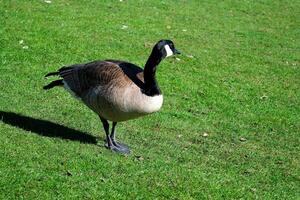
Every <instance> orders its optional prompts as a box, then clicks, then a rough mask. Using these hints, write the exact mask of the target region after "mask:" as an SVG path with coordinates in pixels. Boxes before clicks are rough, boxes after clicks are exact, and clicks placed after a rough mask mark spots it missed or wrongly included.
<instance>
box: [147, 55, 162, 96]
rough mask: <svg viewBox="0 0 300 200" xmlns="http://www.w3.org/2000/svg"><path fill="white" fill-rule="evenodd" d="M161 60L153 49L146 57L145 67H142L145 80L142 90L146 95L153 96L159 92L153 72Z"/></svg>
mask: <svg viewBox="0 0 300 200" xmlns="http://www.w3.org/2000/svg"><path fill="white" fill-rule="evenodd" d="M160 61H161V56H159V54H158V53H156V52H155V51H152V53H151V55H150V57H149V58H148V60H147V62H146V65H145V69H144V80H145V88H144V92H145V94H146V95H148V96H155V95H159V94H161V91H160V89H159V87H158V83H157V81H156V77H155V73H156V68H157V66H158V65H159V63H160Z"/></svg>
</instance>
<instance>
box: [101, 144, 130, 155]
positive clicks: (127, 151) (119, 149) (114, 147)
mask: <svg viewBox="0 0 300 200" xmlns="http://www.w3.org/2000/svg"><path fill="white" fill-rule="evenodd" d="M105 147H106V148H108V149H110V150H112V151H114V152H117V153H121V154H130V149H129V148H128V147H127V146H126V145H124V144H123V145H120V143H118V146H117V145H114V144H113V145H111V146H108V144H107V143H106V144H105Z"/></svg>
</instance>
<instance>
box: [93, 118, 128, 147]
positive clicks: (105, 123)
mask: <svg viewBox="0 0 300 200" xmlns="http://www.w3.org/2000/svg"><path fill="white" fill-rule="evenodd" d="M99 117H100V116H99ZM100 120H101V122H102V125H103V128H104V131H105V134H106V142H107V143H106V144H105V146H106V148H108V149H110V150H112V151H115V152H117V153H128V152H127V151H126V150H124V149H122V148H120V147H118V146H116V145H115V144H114V142H113V141H112V139H111V137H110V135H109V124H108V121H107V120H106V119H104V118H102V117H100Z"/></svg>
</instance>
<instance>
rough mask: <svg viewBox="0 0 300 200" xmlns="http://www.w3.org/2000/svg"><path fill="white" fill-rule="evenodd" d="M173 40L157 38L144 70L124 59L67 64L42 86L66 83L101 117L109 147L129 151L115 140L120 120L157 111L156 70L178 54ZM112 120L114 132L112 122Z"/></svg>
mask: <svg viewBox="0 0 300 200" xmlns="http://www.w3.org/2000/svg"><path fill="white" fill-rule="evenodd" d="M179 53H180V52H179V51H178V50H177V49H175V46H174V43H173V42H172V41H171V40H160V41H158V42H157V43H156V44H155V45H154V47H153V49H152V52H151V54H150V56H149V58H148V60H147V62H146V63H145V67H144V69H142V68H140V67H138V66H136V65H134V64H132V63H129V62H125V61H118V60H104V61H94V62H90V63H86V64H75V65H71V66H65V67H62V68H60V69H59V70H58V71H55V72H50V73H48V74H47V75H46V76H45V77H49V76H59V77H60V79H58V80H54V81H52V82H50V83H49V84H48V85H45V86H44V87H43V88H44V89H45V90H49V89H51V88H53V87H56V86H64V87H65V89H67V90H68V91H69V92H70V93H71V94H73V95H74V96H75V97H77V98H79V99H80V100H81V101H82V102H83V103H84V104H85V105H87V106H88V107H89V108H90V109H92V110H93V111H94V112H95V113H97V115H98V116H99V118H100V120H101V122H102V125H103V128H104V131H105V134H106V142H107V148H109V149H111V150H113V151H116V152H119V153H129V152H130V150H129V148H128V146H127V145H124V144H122V143H120V142H117V141H116V138H115V135H116V131H115V130H116V129H115V127H116V125H117V122H120V121H126V120H129V119H134V118H137V117H141V116H144V115H147V114H150V113H153V112H156V111H158V110H159V109H160V108H161V106H162V104H163V96H162V93H161V91H160V88H159V86H158V83H157V80H156V76H155V74H156V69H157V66H158V65H159V63H160V62H161V61H162V60H163V59H164V58H166V57H169V56H172V55H175V54H179ZM108 121H112V129H111V133H109V123H108Z"/></svg>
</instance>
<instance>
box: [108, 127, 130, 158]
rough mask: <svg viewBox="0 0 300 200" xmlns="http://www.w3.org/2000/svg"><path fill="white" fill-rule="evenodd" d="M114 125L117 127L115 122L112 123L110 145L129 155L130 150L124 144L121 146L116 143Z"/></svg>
mask: <svg viewBox="0 0 300 200" xmlns="http://www.w3.org/2000/svg"><path fill="white" fill-rule="evenodd" d="M116 125H117V122H113V123H112V129H111V134H110V139H111V141H112V143H113V144H114V145H115V146H117V147H119V148H121V149H123V150H124V151H126V152H127V153H130V149H129V147H128V146H127V145H126V144H123V143H120V142H117V141H116Z"/></svg>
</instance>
